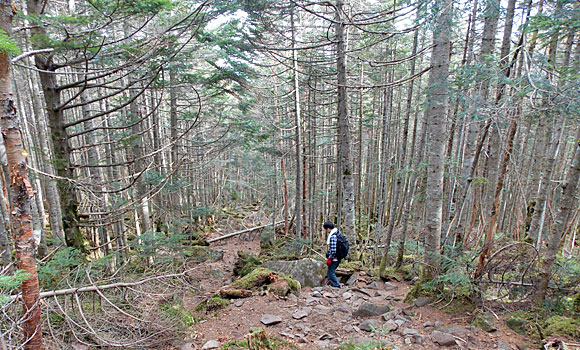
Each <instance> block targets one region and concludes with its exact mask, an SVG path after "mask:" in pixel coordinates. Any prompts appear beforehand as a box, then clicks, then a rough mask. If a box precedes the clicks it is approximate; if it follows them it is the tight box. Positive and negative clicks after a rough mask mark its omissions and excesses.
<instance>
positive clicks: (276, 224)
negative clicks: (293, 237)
mask: <svg viewBox="0 0 580 350" xmlns="http://www.w3.org/2000/svg"><path fill="white" fill-rule="evenodd" d="M283 223H284V221H278V222H275V223H274V225H275V226H279V225H281V224H283ZM268 226H272V224H271V223H270V224H266V225H262V226H256V227H252V228H248V229H245V230H242V231H238V232H233V233H228V234H227V235H223V236H220V237H216V238H212V239H208V240H207V243H213V242H217V241H221V240H223V239H226V238H230V237H234V236H238V235H241V234H242V233H247V232H252V231H255V230H259V229H261V228H264V227H268Z"/></svg>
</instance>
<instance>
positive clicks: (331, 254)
mask: <svg viewBox="0 0 580 350" xmlns="http://www.w3.org/2000/svg"><path fill="white" fill-rule="evenodd" d="M328 255H329V258H333V259H334V258H335V257H336V235H332V237H330V244H329V245H328Z"/></svg>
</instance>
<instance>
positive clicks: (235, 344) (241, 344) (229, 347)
mask: <svg viewBox="0 0 580 350" xmlns="http://www.w3.org/2000/svg"><path fill="white" fill-rule="evenodd" d="M247 347H248V341H247V340H232V341H229V342H227V343H225V344H224V345H223V346H222V350H234V349H239V348H243V349H246V348H247Z"/></svg>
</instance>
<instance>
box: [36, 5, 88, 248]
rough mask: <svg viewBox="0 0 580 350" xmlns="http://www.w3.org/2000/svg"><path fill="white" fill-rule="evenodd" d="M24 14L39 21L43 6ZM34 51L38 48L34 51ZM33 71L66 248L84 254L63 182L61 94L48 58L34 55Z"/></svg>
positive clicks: (69, 175) (68, 187) (65, 144)
mask: <svg viewBox="0 0 580 350" xmlns="http://www.w3.org/2000/svg"><path fill="white" fill-rule="evenodd" d="M27 8H28V14H29V15H30V16H37V17H41V16H42V15H43V9H44V8H45V3H44V2H43V1H40V0H28V1H27ZM30 31H31V33H32V34H36V35H40V36H45V35H46V31H45V29H44V27H43V26H42V25H39V26H33V27H32V28H31V29H30ZM34 48H35V49H37V48H38V47H34ZM34 59H35V64H36V67H37V68H38V69H39V71H38V75H39V76H40V84H41V86H42V90H43V92H44V100H45V103H46V109H47V111H48V124H49V127H50V136H51V138H52V144H53V146H54V149H53V151H54V155H53V156H54V158H53V161H54V164H55V170H56V173H57V175H58V176H59V177H61V178H63V179H61V180H59V181H58V183H57V184H58V189H59V194H60V202H61V209H62V224H63V230H64V235H65V241H66V244H67V245H68V246H69V247H74V248H76V249H78V250H79V251H82V252H86V248H85V246H84V243H83V234H82V232H81V229H80V226H79V222H80V213H79V201H78V199H77V197H76V194H75V190H74V188H73V186H72V184H71V183H70V182H69V181H67V180H66V179H73V178H74V172H73V169H72V166H71V153H70V144H69V139H68V137H67V134H66V129H65V121H64V115H63V110H62V108H61V107H60V105H61V90H60V89H59V88H58V83H57V80H56V74H53V72H54V70H55V67H54V65H53V64H52V57H51V56H50V55H49V54H48V55H44V54H37V55H35V57H34Z"/></svg>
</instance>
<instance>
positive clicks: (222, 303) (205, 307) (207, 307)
mask: <svg viewBox="0 0 580 350" xmlns="http://www.w3.org/2000/svg"><path fill="white" fill-rule="evenodd" d="M228 305H230V301H229V300H228V299H223V298H221V297H220V296H218V295H214V296H212V297H211V298H209V299H206V300H204V301H202V302H201V303H199V304H198V305H197V306H196V307H195V311H197V312H205V313H210V312H213V311H217V310H221V309H225V308H226V307H227V306H228Z"/></svg>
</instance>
